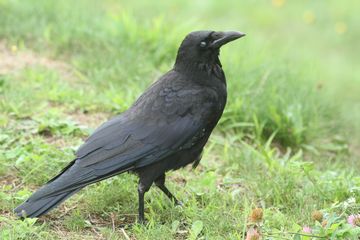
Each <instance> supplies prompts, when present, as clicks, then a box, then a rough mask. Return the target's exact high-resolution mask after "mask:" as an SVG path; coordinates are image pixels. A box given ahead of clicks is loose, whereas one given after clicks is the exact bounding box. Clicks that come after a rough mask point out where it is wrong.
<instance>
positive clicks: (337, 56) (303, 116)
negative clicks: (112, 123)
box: [0, 0, 360, 239]
mask: <svg viewBox="0 0 360 240" xmlns="http://www.w3.org/2000/svg"><path fill="white" fill-rule="evenodd" d="M359 7H360V5H359V3H358V1H355V0H352V1H347V2H346V3H344V2H340V1H335V0H334V1H316V2H313V1H298V2H294V1H286V0H272V1H262V2H258V3H257V4H255V3H254V2H253V1H250V0H249V1H238V2H235V1H230V0H226V1H180V0H179V1H156V2H154V1H143V0H141V1H132V2H125V1H124V2H122V1H120V2H119V1H111V0H106V1H45V0H38V1H19V0H0V126H1V128H0V239H84V238H86V239H243V238H245V237H246V235H247V234H248V237H249V235H250V234H251V231H253V230H251V229H255V231H257V232H259V233H260V234H261V236H262V238H263V239H311V238H314V239H319V238H324V239H357V236H358V235H360V227H359V226H356V224H352V222H351V221H349V222H348V217H349V216H351V215H353V217H354V216H355V217H356V214H359V211H360V205H359V201H360V177H359V172H360V161H359V158H360V150H359V149H360V141H359V139H360V95H359V92H360V69H359V68H358V66H359V64H360V62H359V58H358V52H360V49H359V47H360V46H359V44H358V39H359V37H360V32H359V30H358V29H360V27H359V23H360V21H359V20H358V13H357V9H359ZM199 29H214V30H239V31H242V32H245V33H246V34H247V36H246V37H245V38H242V39H240V40H239V41H236V42H233V43H231V44H229V45H227V46H225V47H224V49H222V52H221V62H222V64H223V66H224V71H225V73H226V76H227V80H228V90H229V93H228V96H229V99H228V104H227V106H226V110H225V112H224V115H223V117H222V119H221V121H220V123H219V125H218V126H217V128H216V130H215V132H214V133H213V135H212V136H211V138H210V141H209V143H208V144H207V147H206V150H205V152H204V154H203V158H202V161H201V163H200V166H199V167H198V168H197V169H195V170H192V169H191V168H185V169H182V170H179V171H176V172H170V173H169V174H168V181H167V182H168V186H169V188H170V189H171V190H172V191H173V192H174V194H175V195H176V196H177V197H178V198H179V199H180V200H181V201H182V202H183V203H184V206H183V207H178V206H174V205H173V204H172V203H171V202H170V201H169V200H168V199H167V198H166V197H165V196H164V195H163V194H162V193H161V192H160V191H159V190H158V189H156V188H152V189H151V190H150V192H149V193H148V194H147V196H146V205H145V207H146V218H147V220H148V224H147V225H146V226H142V225H138V224H136V219H137V191H136V187H137V178H136V176H133V175H130V174H123V175H121V176H118V177H114V178H112V179H109V180H106V181H103V182H101V183H98V184H94V185H92V186H90V187H87V188H86V189H84V190H82V191H81V192H80V193H78V194H77V195H75V196H74V197H72V198H70V199H69V200H67V201H66V202H65V203H64V204H62V205H61V206H60V207H58V208H57V209H55V210H54V211H52V212H51V213H49V214H48V215H46V216H44V217H41V218H39V219H26V220H24V221H22V220H19V219H17V218H16V217H15V216H14V215H13V213H12V210H13V209H14V207H16V206H17V205H18V204H20V203H21V202H22V201H24V200H25V199H26V198H27V197H29V196H30V194H31V193H32V192H33V191H34V190H36V189H37V188H38V187H39V186H41V185H42V184H44V183H45V182H46V181H48V180H49V179H50V178H51V177H53V176H54V175H56V173H57V172H59V171H60V170H61V169H62V168H63V167H64V166H66V164H67V163H68V162H70V161H71V160H72V159H73V158H74V151H75V150H76V149H77V148H78V146H79V145H80V144H81V143H82V141H83V140H84V139H85V138H86V137H87V136H88V135H89V134H90V133H91V132H92V131H93V130H94V129H95V128H96V127H97V126H98V125H99V124H101V123H102V122H104V121H106V120H107V119H109V118H110V117H112V116H114V115H116V114H119V113H121V112H122V111H124V110H125V109H127V108H128V107H129V106H130V105H131V104H132V102H133V101H135V100H136V98H137V97H138V96H139V94H141V92H142V91H144V89H146V87H147V86H149V85H150V84H151V83H152V82H153V81H154V80H156V79H157V78H158V77H159V76H160V75H161V74H163V73H164V72H166V71H167V70H169V69H170V68H171V67H172V65H173V63H174V59H175V56H176V51H177V47H178V46H179V44H180V42H181V40H182V39H183V37H184V36H185V35H186V34H187V33H188V32H190V31H193V30H199ZM260 213H261V214H260ZM358 225H360V224H358ZM307 227H308V228H307Z"/></svg>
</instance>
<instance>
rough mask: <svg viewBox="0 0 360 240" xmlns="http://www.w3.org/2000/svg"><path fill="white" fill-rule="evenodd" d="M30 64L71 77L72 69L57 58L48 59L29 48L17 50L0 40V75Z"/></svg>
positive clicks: (13, 71) (15, 47)
mask: <svg viewBox="0 0 360 240" xmlns="http://www.w3.org/2000/svg"><path fill="white" fill-rule="evenodd" d="M30 66H43V67H45V68H48V69H52V70H55V71H57V72H58V73H59V74H60V75H61V76H62V77H64V78H68V79H70V78H72V76H73V75H74V69H73V68H72V67H71V66H70V65H69V64H66V63H64V62H61V61H59V60H54V59H49V58H46V57H43V56H40V55H39V54H37V53H35V52H33V51H31V50H21V51H20V50H19V49H18V48H17V46H15V45H9V44H7V43H6V42H5V41H4V40H0V75H6V74H11V73H15V72H17V71H19V70H21V69H24V68H27V67H30Z"/></svg>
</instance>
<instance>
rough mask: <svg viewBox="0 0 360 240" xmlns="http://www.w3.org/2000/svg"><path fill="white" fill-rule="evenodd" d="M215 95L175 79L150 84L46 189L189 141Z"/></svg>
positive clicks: (130, 165) (147, 159)
mask: <svg viewBox="0 0 360 240" xmlns="http://www.w3.org/2000/svg"><path fill="white" fill-rule="evenodd" d="M214 96H215V95H214V92H213V91H210V92H206V90H204V89H201V88H187V89H186V88H185V89H184V88H183V87H181V86H176V85H175V86H170V87H166V88H163V87H162V88H161V89H160V90H159V88H157V87H156V86H155V87H154V88H153V89H149V90H148V91H147V92H146V93H145V94H144V95H143V96H142V97H140V98H139V100H138V101H137V102H136V103H135V105H134V106H133V107H132V108H131V109H129V110H128V111H127V112H125V113H123V114H122V115H119V116H118V117H116V118H114V119H112V120H110V121H108V122H106V123H105V124H103V125H102V126H101V127H100V128H99V129H97V130H96V131H95V132H94V133H93V134H92V135H91V136H90V137H89V138H88V139H87V141H86V142H85V143H84V144H83V145H82V146H81V147H80V148H79V150H78V151H77V153H76V156H77V158H76V159H75V161H74V162H72V164H71V166H69V167H68V168H66V169H65V170H64V171H63V172H62V173H61V174H59V175H58V176H57V177H55V178H54V179H52V180H51V181H50V182H52V183H53V184H52V185H53V186H54V187H53V191H50V192H47V194H46V195H53V194H59V193H62V192H65V191H69V190H71V189H76V188H79V187H83V186H85V185H88V184H90V183H93V182H97V181H99V180H102V179H105V178H107V177H110V176H113V175H115V174H117V173H120V172H124V171H127V170H132V169H135V168H139V167H143V166H146V165H149V164H152V163H155V162H156V161H159V160H161V159H163V158H165V157H167V156H169V155H171V154H173V153H175V152H178V151H179V150H181V149H183V148H188V147H191V146H192V144H194V143H196V141H197V140H200V138H201V137H202V136H204V134H205V129H204V127H205V126H206V125H207V122H208V121H209V119H211V118H213V117H214V116H211V112H212V110H213V109H212V108H213V107H214V104H215V103H216V99H214ZM215 105H216V104H215ZM60 178H61V181H57V180H60Z"/></svg>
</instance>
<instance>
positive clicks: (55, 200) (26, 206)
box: [14, 189, 80, 218]
mask: <svg viewBox="0 0 360 240" xmlns="http://www.w3.org/2000/svg"><path fill="white" fill-rule="evenodd" d="M79 190H80V189H75V190H72V191H69V192H64V193H61V194H58V195H55V196H49V197H44V198H40V199H35V200H32V199H31V198H30V199H28V200H27V201H25V202H24V203H23V204H21V205H20V206H18V207H17V208H15V210H14V212H15V213H16V214H17V215H18V216H19V217H28V218H34V217H39V216H41V215H43V214H45V213H47V212H48V211H50V210H51V209H53V208H54V207H56V206H58V205H59V204H60V203H61V202H63V201H64V200H65V199H67V198H69V197H70V196H71V195H73V194H75V193H76V192H78V191H79Z"/></svg>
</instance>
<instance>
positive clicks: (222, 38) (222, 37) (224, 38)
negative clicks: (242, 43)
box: [211, 31, 245, 48]
mask: <svg viewBox="0 0 360 240" xmlns="http://www.w3.org/2000/svg"><path fill="white" fill-rule="evenodd" d="M217 33H218V35H219V38H218V39H216V40H215V41H213V42H212V44H211V47H213V48H220V47H221V46H222V45H225V44H227V43H228V42H231V41H234V40H236V39H238V38H241V37H243V36H245V33H242V32H236V31H228V32H217Z"/></svg>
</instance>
